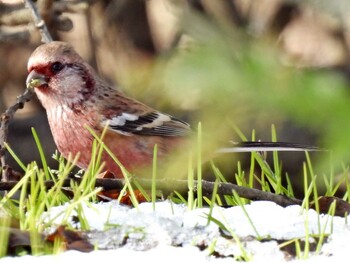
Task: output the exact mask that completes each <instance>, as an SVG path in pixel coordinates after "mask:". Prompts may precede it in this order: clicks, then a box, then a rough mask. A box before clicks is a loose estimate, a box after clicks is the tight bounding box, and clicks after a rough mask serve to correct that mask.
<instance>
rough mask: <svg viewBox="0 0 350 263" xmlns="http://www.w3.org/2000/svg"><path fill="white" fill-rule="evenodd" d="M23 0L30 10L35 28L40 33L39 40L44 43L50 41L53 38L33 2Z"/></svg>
mask: <svg viewBox="0 0 350 263" xmlns="http://www.w3.org/2000/svg"><path fill="white" fill-rule="evenodd" d="M24 1H25V6H26V7H27V8H29V9H30V10H31V11H32V17H33V20H34V23H35V26H36V28H38V29H39V32H40V35H41V41H42V42H44V43H49V42H51V41H52V40H53V39H52V37H51V34H50V32H49V30H48V29H47V26H46V24H45V21H44V20H43V19H42V18H41V16H40V14H39V12H38V10H37V9H36V7H35V5H34V3H33V2H32V1H31V0H24Z"/></svg>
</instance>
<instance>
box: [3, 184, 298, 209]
mask: <svg viewBox="0 0 350 263" xmlns="http://www.w3.org/2000/svg"><path fill="white" fill-rule="evenodd" d="M72 181H74V182H78V183H79V182H80V181H81V179H80V178H71V179H66V180H64V182H63V185H62V186H63V187H69V186H71V182H72ZM137 182H138V183H139V184H140V185H141V186H142V187H144V188H145V189H151V186H152V180H150V179H138V180H137ZM16 183H17V182H0V191H8V190H11V189H12V188H13V187H14V186H15V185H16ZM124 183H125V181H124V180H123V179H108V178H104V179H96V183H95V187H102V188H103V189H104V190H121V189H123V187H124ZM194 183H195V184H197V182H194ZM156 184H157V189H160V190H165V191H179V192H181V191H184V190H186V189H187V188H188V182H187V180H173V179H162V180H157V181H156ZM54 185H55V182H54V181H46V182H45V187H46V188H51V187H53V186H54ZM27 186H28V187H30V183H28V185H27ZM214 188H215V183H214V182H209V181H202V189H203V192H205V194H207V195H211V194H212V193H213V192H214ZM233 191H235V192H236V193H237V194H238V195H239V196H240V197H242V198H246V199H249V200H255V201H256V200H264V201H272V202H274V203H276V204H278V205H280V206H283V207H286V206H289V205H301V203H302V201H301V200H299V199H296V198H291V197H287V196H284V195H277V194H273V193H269V192H264V191H261V190H258V189H252V188H247V187H243V186H238V185H235V184H231V183H219V187H218V189H217V194H218V195H221V196H223V195H232V192H233Z"/></svg>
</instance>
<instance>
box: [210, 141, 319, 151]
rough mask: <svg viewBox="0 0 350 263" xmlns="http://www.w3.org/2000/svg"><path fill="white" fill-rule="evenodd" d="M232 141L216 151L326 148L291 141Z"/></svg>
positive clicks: (317, 149) (311, 149) (310, 149)
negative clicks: (229, 144)
mask: <svg viewBox="0 0 350 263" xmlns="http://www.w3.org/2000/svg"><path fill="white" fill-rule="evenodd" d="M231 143H232V144H233V145H232V146H229V147H223V148H220V149H218V150H217V151H216V153H239V152H272V151H281V152H286V151H289V152H297V151H324V149H321V148H318V147H315V146H309V145H303V144H298V143H289V142H260V141H254V142H253V141H246V142H231Z"/></svg>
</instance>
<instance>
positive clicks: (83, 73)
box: [26, 41, 95, 108]
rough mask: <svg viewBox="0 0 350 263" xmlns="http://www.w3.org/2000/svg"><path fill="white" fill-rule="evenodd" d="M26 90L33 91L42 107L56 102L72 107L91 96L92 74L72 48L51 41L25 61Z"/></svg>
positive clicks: (92, 87) (65, 44)
mask: <svg viewBox="0 0 350 263" xmlns="http://www.w3.org/2000/svg"><path fill="white" fill-rule="evenodd" d="M28 72H29V74H28V77H27V80H26V86H27V88H35V91H36V93H37V95H38V97H39V99H40V101H41V102H42V104H43V106H44V107H45V108H47V107H46V106H47V105H48V103H51V104H52V102H56V103H59V104H62V103H66V104H74V103H78V102H80V101H84V100H86V99H88V97H89V96H91V94H92V92H93V90H94V86H95V79H94V77H93V76H94V72H93V70H92V69H91V67H90V66H89V65H88V64H87V63H85V62H84V60H83V59H82V58H81V57H80V56H79V55H78V53H77V52H76V51H75V50H74V49H73V47H72V46H71V45H69V44H67V43H65V42H59V41H53V42H50V43H48V44H43V45H41V46H39V47H38V48H37V49H36V50H35V51H34V52H33V54H32V55H31V56H30V58H29V61H28Z"/></svg>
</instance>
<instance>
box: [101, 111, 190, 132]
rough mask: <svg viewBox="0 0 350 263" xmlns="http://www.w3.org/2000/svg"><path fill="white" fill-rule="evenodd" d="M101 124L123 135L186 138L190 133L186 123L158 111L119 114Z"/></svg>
mask: <svg viewBox="0 0 350 263" xmlns="http://www.w3.org/2000/svg"><path fill="white" fill-rule="evenodd" d="M101 124H102V125H103V126H105V125H108V126H109V128H110V129H111V130H112V131H114V132H117V133H120V134H123V135H133V134H138V135H147V136H186V135H188V134H189V133H190V132H191V128H190V126H189V124H187V123H186V122H184V121H181V120H179V119H176V118H174V117H172V116H170V115H167V114H164V113H160V112H158V111H150V112H144V113H142V114H135V113H127V112H119V113H118V114H116V115H114V116H110V117H109V118H105V119H103V120H102V123H101Z"/></svg>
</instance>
